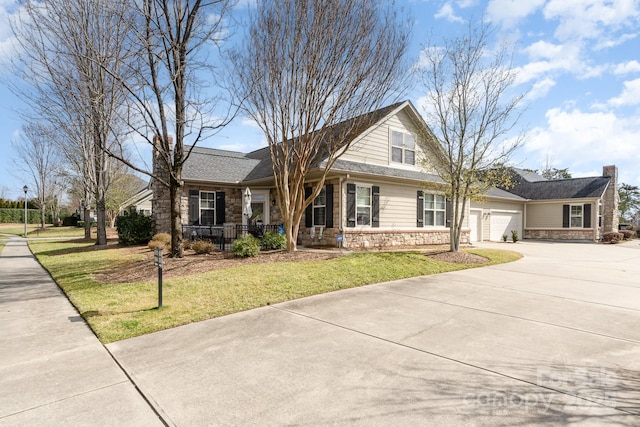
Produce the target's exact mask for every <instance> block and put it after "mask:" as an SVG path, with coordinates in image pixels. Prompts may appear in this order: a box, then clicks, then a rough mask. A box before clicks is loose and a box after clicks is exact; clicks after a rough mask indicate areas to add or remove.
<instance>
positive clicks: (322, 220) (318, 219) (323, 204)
mask: <svg viewBox="0 0 640 427" xmlns="http://www.w3.org/2000/svg"><path fill="white" fill-rule="evenodd" d="M313 225H319V226H325V225H327V187H322V190H320V194H318V197H316V198H315V199H314V200H313Z"/></svg>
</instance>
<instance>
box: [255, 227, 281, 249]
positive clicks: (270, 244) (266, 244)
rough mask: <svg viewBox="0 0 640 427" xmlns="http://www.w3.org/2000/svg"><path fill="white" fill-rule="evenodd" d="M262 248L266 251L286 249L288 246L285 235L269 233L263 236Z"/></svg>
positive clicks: (275, 232)
mask: <svg viewBox="0 0 640 427" xmlns="http://www.w3.org/2000/svg"><path fill="white" fill-rule="evenodd" d="M261 243H262V247H263V248H264V249H267V250H269V249H284V248H285V247H286V246H287V241H286V238H285V237H284V234H280V233H278V232H277V231H267V232H266V233H264V236H262V242H261Z"/></svg>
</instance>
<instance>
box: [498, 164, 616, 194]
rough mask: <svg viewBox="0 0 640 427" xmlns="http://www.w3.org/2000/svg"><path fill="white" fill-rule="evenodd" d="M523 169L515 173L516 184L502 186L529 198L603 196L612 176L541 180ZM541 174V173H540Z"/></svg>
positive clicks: (514, 180)
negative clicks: (507, 186)
mask: <svg viewBox="0 0 640 427" xmlns="http://www.w3.org/2000/svg"><path fill="white" fill-rule="evenodd" d="M521 171H522V170H515V169H514V172H515V173H514V174H513V176H512V177H513V182H514V184H515V185H514V186H513V187H510V188H502V190H506V191H507V192H509V193H512V194H515V195H517V196H520V197H522V198H525V199H529V200H554V199H588V198H597V197H602V195H603V194H604V191H605V190H606V189H607V186H608V185H609V181H610V179H611V178H609V177H606V176H596V177H586V178H570V179H554V180H546V179H544V178H542V177H541V178H542V179H541V180H539V179H536V178H535V177H533V176H532V175H536V174H534V173H531V172H526V171H523V172H525V174H524V175H523V174H521V173H520V172H521ZM538 176H539V175H538Z"/></svg>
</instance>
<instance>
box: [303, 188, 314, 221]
mask: <svg viewBox="0 0 640 427" xmlns="http://www.w3.org/2000/svg"><path fill="white" fill-rule="evenodd" d="M312 191H313V189H312V188H311V187H304V198H305V200H306V199H308V198H309V197H310V196H311V192H312ZM304 226H305V227H307V228H311V227H313V201H312V202H311V203H309V206H307V209H305V210H304Z"/></svg>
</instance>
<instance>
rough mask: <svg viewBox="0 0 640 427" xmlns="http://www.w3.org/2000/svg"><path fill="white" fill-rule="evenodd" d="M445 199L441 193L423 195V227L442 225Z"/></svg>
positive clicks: (444, 213)
mask: <svg viewBox="0 0 640 427" xmlns="http://www.w3.org/2000/svg"><path fill="white" fill-rule="evenodd" d="M446 208H447V205H446V199H445V197H444V195H442V194H430V193H425V195H424V225H425V227H444V225H445V217H446Z"/></svg>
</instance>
